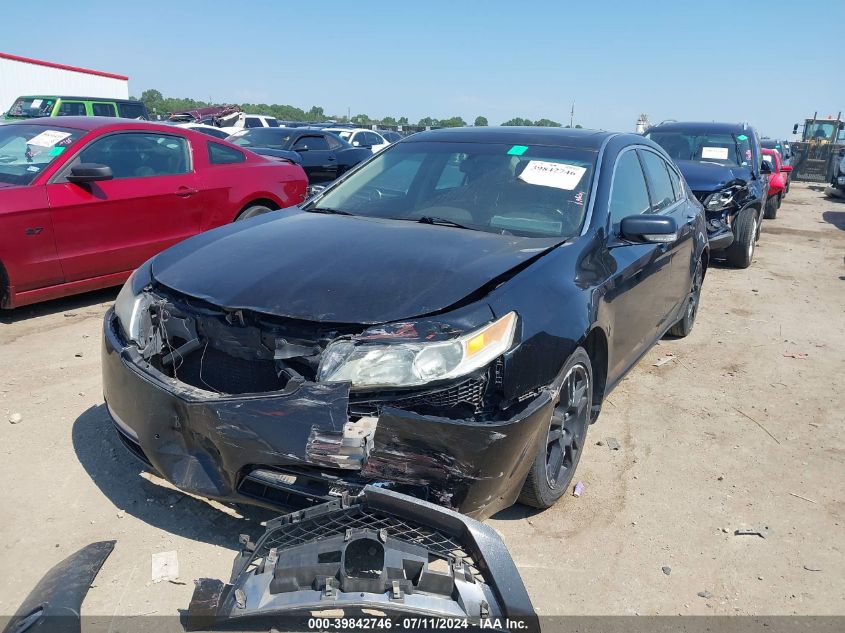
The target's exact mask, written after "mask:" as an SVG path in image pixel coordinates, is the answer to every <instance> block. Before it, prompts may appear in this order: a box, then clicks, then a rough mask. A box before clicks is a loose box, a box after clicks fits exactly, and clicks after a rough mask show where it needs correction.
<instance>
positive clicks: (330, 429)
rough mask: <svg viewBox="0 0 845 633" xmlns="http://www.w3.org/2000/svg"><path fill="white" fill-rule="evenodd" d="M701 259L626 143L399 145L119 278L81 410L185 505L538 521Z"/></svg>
mask: <svg viewBox="0 0 845 633" xmlns="http://www.w3.org/2000/svg"><path fill="white" fill-rule="evenodd" d="M707 261H708V244H707V235H706V229H705V224H704V217H703V210H702V207H701V205H700V204H699V203H698V202H697V201H696V200H695V198H694V197H693V196H692V194H691V192H690V191H689V189H688V187H687V186H686V184H685V182H684V179H683V178H682V177H681V176H680V174H679V173H678V172H677V170H676V168H675V167H674V165H673V164H672V163H671V161H670V160H669V158H668V156H667V155H666V154H665V153H664V151H663V150H662V149H661V148H660V147H659V146H658V145H657V144H655V143H653V142H651V141H649V140H648V139H645V138H643V137H641V136H635V135H626V134H612V133H607V132H590V131H584V130H565V129H537V128H495V127H494V128H469V129H450V130H436V131H431V132H425V133H420V134H415V135H414V136H412V137H409V138H407V139H404V140H402V141H400V142H398V143H396V144H395V145H393V146H391V147H390V148H388V149H386V150H384V151H383V152H380V153H379V154H377V155H375V156H373V157H372V158H371V159H370V160H368V161H367V162H366V163H363V164H362V165H361V166H359V167H358V168H356V169H354V170H352V171H350V172H349V173H348V174H346V175H345V176H344V177H343V178H341V179H340V180H339V181H338V182H336V183H335V184H333V185H331V186H330V187H329V188H327V189H326V190H325V191H324V192H322V193H321V194H320V195H319V196H317V197H316V198H313V199H312V200H310V201H309V202H307V203H306V204H304V205H303V206H302V207H301V208H293V209H286V210H282V211H278V212H273V213H268V214H266V215H263V216H260V217H256V218H253V219H251V220H248V221H244V222H238V223H236V224H233V225H229V226H225V227H222V228H219V229H216V230H213V231H210V232H208V233H204V234H202V235H199V236H197V237H194V238H192V239H189V240H186V241H185V242H182V243H181V244H178V245H177V246H174V247H172V248H171V249H169V250H167V251H165V252H163V253H161V254H159V255H158V256H156V257H154V258H153V259H152V260H150V261H149V262H147V263H146V264H145V265H143V266H142V267H141V268H139V269H138V270H137V271H136V272H135V273H134V275H133V276H132V277H131V278H130V280H129V281H128V282H127V283H126V285H125V286H124V288H123V290H122V291H121V293H120V295H119V296H118V298H117V301H116V304H115V307H114V309H112V310H110V311H109V312H108V314H107V315H106V318H105V330H104V345H103V379H104V380H103V382H104V392H105V400H106V403H107V406H108V411H109V414H110V415H111V417H112V420H113V421H114V427H115V429H116V431H117V433H118V435H119V437H120V438H121V440H122V441H123V442H124V444H125V445H126V446H127V448H128V449H129V450H130V451H131V452H132V453H134V454H135V455H136V456H137V457H138V458H140V459H141V460H143V461H144V462H146V464H147V465H148V466H149V467H152V468H153V469H154V470H155V471H157V472H158V473H159V474H160V475H161V476H163V477H164V478H166V479H167V480H169V481H171V482H172V483H173V484H175V485H176V486H178V487H179V488H181V489H183V490H186V491H188V492H191V493H194V494H198V495H202V496H206V497H211V498H215V499H219V500H223V501H228V502H247V503H255V504H259V505H264V506H268V507H284V508H290V507H304V506H307V505H311V504H313V503H317V502H320V501H323V500H326V499H331V498H333V497H337V496H340V495H343V494H344V493H345V492H351V493H354V492H356V491H358V490H360V489H361V488H362V487H363V486H364V485H366V484H368V483H369V484H376V485H378V486H381V487H386V488H391V489H395V490H398V491H402V492H406V493H411V494H414V495H416V496H420V497H424V498H427V499H429V500H432V501H435V502H436V503H439V504H442V505H444V506H448V507H451V508H455V509H458V510H460V511H462V512H465V513H467V514H469V515H472V516H475V517H480V518H483V517H487V516H489V515H491V514H493V513H494V512H496V511H498V510H500V509H502V508H505V507H507V506H509V505H511V504H513V503H514V502H516V501H517V500H519V501H522V502H524V503H527V504H529V505H532V506H535V507H538V508H547V507H549V506H551V505H552V504H553V503H554V502H555V501H556V500H557V499H558V498H559V497H560V496H561V495H563V494H564V492H566V490H567V489H569V487H570V484H571V482H572V478H573V474H574V471H575V468H576V466H577V464H578V461H579V459H580V457H581V453H582V452H583V450H584V447H585V437H586V434H587V428H588V426H589V424H590V423H591V422H593V421H595V419H596V417H597V416H598V415H599V411H600V409H601V405H602V402H603V400H604V399H605V398H606V397H607V395H608V393H609V392H610V390H611V389H612V388H613V387H614V386H615V385H616V384H617V383H618V382H619V380H620V379H621V378H622V377H623V376H624V375H625V373H626V372H627V371H629V370H630V369H631V367H632V366H633V365H634V364H635V363H636V362H637V360H638V359H639V358H640V356H642V354H644V353H645V352H646V351H647V350H648V349H649V348H650V347H651V346H652V345H653V344H654V343H655V342H656V341H657V340H658V339H659V338H660V337H662V336H664V335H665V334H667V332H668V333H670V334H672V335H676V336H685V335H686V334H687V333H688V332H689V331H690V329H691V328H692V326H693V323H694V321H695V317H696V312H697V310H698V304H699V295H700V291H701V285H702V281H703V279H704V274H705V271H706V268H707ZM644 406H646V405H645V404H644Z"/></svg>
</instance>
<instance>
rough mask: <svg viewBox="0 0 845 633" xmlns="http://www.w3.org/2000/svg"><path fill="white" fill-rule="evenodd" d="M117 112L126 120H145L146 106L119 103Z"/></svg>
mask: <svg viewBox="0 0 845 633" xmlns="http://www.w3.org/2000/svg"><path fill="white" fill-rule="evenodd" d="M117 111H118V112H119V113H120V116H122V117H123V118H124V119H145V118H146V113H145V112H144V106H143V105H142V104H140V103H118V104H117Z"/></svg>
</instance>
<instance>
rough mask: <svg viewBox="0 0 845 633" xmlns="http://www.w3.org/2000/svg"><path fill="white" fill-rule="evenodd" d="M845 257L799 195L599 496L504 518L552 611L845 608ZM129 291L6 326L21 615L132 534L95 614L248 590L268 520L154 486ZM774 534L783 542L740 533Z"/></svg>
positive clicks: (601, 457)
mask: <svg viewBox="0 0 845 633" xmlns="http://www.w3.org/2000/svg"><path fill="white" fill-rule="evenodd" d="M843 254H845V204H842V203H838V202H831V201H829V200H825V199H823V198H822V196H821V193H820V192H819V191H818V190H816V189H813V188H809V187H806V186H801V185H794V186H793V188H792V191H791V193H790V195H789V197H788V198H787V201H786V202H785V203H784V205H783V207H782V208H781V210H780V213H779V217H778V219H777V220H774V221H766V222H765V223H764V225H763V235H762V238H761V240H760V244H759V248H758V250H757V255H756V261H755V262H754V264H753V266H752V267H751V268H750V269H748V270H732V269H727V268H722V267H718V266H715V265H714V266H713V267H712V268H711V270H710V271H709V273H708V276H707V279H706V281H705V285H704V296H703V301H702V311H701V313H700V315H699V319H698V323H697V324H696V327H695V331H694V332H693V334H692V335H691V336H690V337H689V338H687V339H685V340H679V341H663V342H662V343H661V344H660V345H658V346H657V347H656V348H655V349H653V350H652V351H651V352H650V353H649V354H648V355H647V356H646V357H645V358H644V359H643V361H642V362H641V363H640V365H639V366H638V367H636V368H635V369H634V370H633V371H632V372H631V374H630V375H629V376H628V378H626V379H625V380H624V381H623V383H622V384H621V385H620V386H619V387H618V388H617V389H616V391H615V392H614V393H613V394H612V395H611V396H610V399H609V402H608V403H607V404H606V406H605V408H604V412H603V413H602V415H601V418H600V419H599V422H598V423H597V424H596V425H595V426H593V427H592V428H591V430H590V436H589V438H588V439H589V445H588V448H587V451H586V453H585V455H584V458H583V461H582V462H581V467H580V470H579V477H578V478H579V479H581V480H582V481H583V482H584V484H585V486H586V490H585V493H584V495H583V496H582V497H581V498H574V497H567V498H565V499H564V500H563V502H561V503H559V504H558V505H557V506H556V507H555V508H553V509H551V510H549V511H547V512H543V513H529V512H528V511H527V510H526V508H523V507H519V506H517V507H514V508H511V509H510V510H508V511H505V512H503V513H500V514H499V515H497V516H496V517H494V518H493V519H491V520H490V523H491V524H492V525H493V526H494V527H495V528H496V529H497V530H499V531H500V532H501V534H502V535H503V536H504V538H505V540H506V542H507V544H508V546H509V547H510V550H511V552H512V553H513V556H514V558H515V560H516V561H517V564H518V566H519V568H520V570H521V571H522V574H523V577H524V579H525V582H526V584H527V586H528V589H529V592H530V594H531V596H532V598H533V600H534V603H535V605H536V607H537V609H538V611H539V612H541V613H544V614H633V613H639V614H678V613H680V614H734V613H739V614H768V615H776V614H843V613H845V551H843V543H845V496H843V495H845V433H843V425H842V422H843V419H842V417H843V411H845V395H844V394H845V390H843V389H842V388H841V387H837V385H839V384H840V376H841V375H842V373H843V370H845V366H844V365H843V359H845V333H843V331H845V320H843V311H844V310H845V267H843ZM115 294H116V290H115V291H107V292H101V293H95V294H89V295H85V296H82V297H77V298H73V299H69V300H64V301H58V302H52V303H49V304H45V305H42V306H38V307H36V308H34V309H29V310H21V311H18V312H15V313H12V314H5V315H4V316H2V317H0V451H2V459H0V476H2V479H3V480H4V481H6V485H4V486H3V487H2V489H0V542H2V543H3V546H2V548H0V569H2V570H3V574H2V577H0V614H9V613H11V612H12V611H13V610H14V609H15V608H16V607H17V605H18V604H19V603H20V601H21V599H22V598H23V597H24V596H25V595H26V593H27V592H28V591H29V590H30V589H31V588H32V586H33V585H34V584H35V583H36V582H37V580H38V579H39V578H40V576H41V575H42V574H43V573H44V572H45V571H46V570H47V569H48V568H49V567H50V566H51V565H53V564H54V563H55V562H57V561H58V560H60V559H61V558H63V557H65V556H67V555H68V554H70V553H71V552H72V551H75V550H76V549H77V548H79V547H81V546H83V545H85V544H87V543H89V542H92V541H95V540H101V539H112V538H116V539H117V541H118V544H117V547H116V549H115V552H114V554H112V556H111V558H110V559H109V560H108V561H107V562H106V564H105V566H104V567H103V570H102V571H101V573H100V575H99V576H98V578H97V580H96V585H95V587H94V588H93V589H92V590H91V592H90V593H89V595H88V600H87V602H86V603H85V608H84V612H85V613H88V614H97V615H105V616H111V615H112V614H151V613H155V614H172V615H175V614H176V613H177V609H179V608H184V607H185V606H187V603H188V601H189V599H190V596H191V592H192V585H193V583H192V582H191V581H192V580H193V579H194V578H197V577H200V576H209V577H218V578H220V577H223V578H227V577H228V573H229V571H230V569H231V563H232V559H233V556H234V548H235V546H236V544H237V536H238V534H239V533H241V532H247V533H250V534H252V535H257V534H259V533H260V531H261V528H260V526H259V525H258V524H257V521H258V520H260V519H262V518H266V515H262V513H261V512H256V513H255V514H254V516H250V517H249V518H242V517H239V516H238V515H236V514H234V513H226V512H223V511H221V510H220V509H218V508H215V507H212V506H211V505H209V504H208V503H206V502H204V501H202V500H198V499H194V498H191V497H187V496H185V495H182V494H181V493H178V492H176V491H174V490H173V489H172V488H169V487H167V486H166V485H163V482H160V481H158V480H155V479H153V478H150V477H149V476H145V477H146V478H144V477H141V476H139V473H140V469H139V468H138V467H137V466H136V463H135V462H134V461H132V460H131V459H130V457H129V455H128V454H126V453H125V451H124V449H123V448H122V446H120V444H119V442H118V440H117V439H116V437H115V436H114V434H113V432H112V430H111V429H110V428H109V424H108V422H107V419H106V415H105V412H104V408H103V405H102V397H101V387H100V370H99V346H100V340H99V332H100V328H101V317H102V314H103V312H104V311H105V310H106V308H107V306H108V304H109V302H111V301H113V299H114V297H115ZM670 352H671V353H672V354H674V359H673V360H672V361H670V362H668V363H666V364H662V365H660V366H655V362H656V361H657V360H658V359H659V358H663V357H666V356H667V355H668V354H669V353H670ZM15 413H19V414H20V415H21V416H22V420H21V421H20V422H18V423H16V424H12V423H10V416H12V415H13V414H15ZM607 438H615V439H616V440H618V442H619V444H620V448H619V450H611V449H610V448H609V446H608V442H607V441H606V440H607ZM762 526H768V527H769V529H770V531H771V534H770V535H769V537H768V538H765V539H764V538H759V537H756V536H735V535H734V534H733V532H734V529H736V528H742V527H762ZM168 550H175V551H176V552H177V553H178V557H179V564H180V571H181V579H183V580H184V581H185V582H186V584H184V585H180V584H172V583H168V582H163V583H159V584H153V583H151V582H150V557H151V555H152V554H153V553H154V552H162V551H168ZM663 566H669V567H671V574H669V575H667V574H666V573H664V571H662V569H661V568H662V567H663ZM703 591H708V592H710V593H711V594H712V596H713V597H712V598H709V599H705V598H702V597H699V596H697V593H698V592H703Z"/></svg>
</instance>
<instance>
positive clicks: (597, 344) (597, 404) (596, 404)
mask: <svg viewBox="0 0 845 633" xmlns="http://www.w3.org/2000/svg"><path fill="white" fill-rule="evenodd" d="M581 347H583V348H584V350H585V351H586V352H587V356H589V357H590V365H592V368H593V411H592V415H591V421H592V422H595V421H596V418H598V415H599V412H600V411H601V405H602V402H603V401H604V397H605V394H606V391H607V367H608V341H607V334H606V333H605V331H604V330H603V329H602V328H601V327H600V326H598V325H596V326H594V327H593V329H591V330H590V332H589V333H588V334H587V336H586V337H584V340H583V342H582V343H581Z"/></svg>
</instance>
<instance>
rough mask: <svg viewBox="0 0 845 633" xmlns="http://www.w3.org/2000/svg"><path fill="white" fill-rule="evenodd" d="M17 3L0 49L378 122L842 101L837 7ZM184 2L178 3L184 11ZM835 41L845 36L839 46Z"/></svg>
mask: <svg viewBox="0 0 845 633" xmlns="http://www.w3.org/2000/svg"><path fill="white" fill-rule="evenodd" d="M814 6H816V8H817V9H818V10H817V11H816V12H814V14H813V15H817V16H818V17H810V16H809V15H807V14H806V13H805V11H804V9H802V8H801V3H797V2H794V1H784V0H769V1H767V2H763V1H759V0H732V1H724V0H707V1H706V2H695V3H693V2H685V1H677V0H676V1H674V2H672V1H665V2H658V1H651V0H639V1H636V2H629V1H615V2H609V1H602V0H593V1H592V2H577V3H576V2H565V1H556V2H542V1H539V0H535V1H534V2H515V1H514V0H511V1H510V2H499V1H495V0H491V1H487V2H483V3H482V2H468V1H466V2H460V1H459V0H452V1H451V2H441V1H440V0H436V1H424V2H413V3H410V2H407V3H400V2H395V1H394V2H369V1H365V0H359V1H355V2H349V1H347V2H332V1H330V0H328V1H326V2H322V3H319V4H317V3H306V2H297V3H288V2H282V1H270V0H250V1H249V2H237V1H230V2H218V1H213V2H212V1H207V2H201V1H198V2H193V3H190V2H189V3H174V2H172V0H171V1H170V2H160V1H159V0H146V1H144V2H140V3H139V2H121V1H115V0H111V1H107V2H101V1H99V0H92V1H87V2H84V3H82V4H81V5H80V3H65V2H61V3H60V2H57V1H46V2H40V3H31V2H27V3H8V6H6V7H4V8H3V11H2V16H3V25H2V29H0V30H2V38H0V51H3V52H7V53H12V54H17V55H23V56H28V57H36V58H40V59H46V60H50V61H55V62H60V63H65V64H71V65H76V66H85V67H90V68H95V69H99V70H108V71H112V72H117V73H122V74H125V75H128V76H129V78H130V82H129V85H130V92H131V94H133V95H135V96H138V95H140V93H141V91H143V90H145V89H147V88H156V89H158V90H160V91H161V92H162V93H164V94H165V95H166V96H180V97H181V96H184V97H193V98H197V99H209V97H210V98H211V99H212V100H214V101H219V102H232V101H234V102H254V103H259V102H266V103H288V104H291V105H295V106H299V107H302V108H305V109H308V108H310V107H311V106H312V105H320V106H323V107H324V108H325V110H326V112H327V113H334V114H345V113H346V112H347V108H349V109H350V110H351V113H352V114H353V115H354V114H368V115H370V116H371V117H381V116H386V115H392V116H395V117H398V116H402V115H405V116H408V117H409V118H410V119H411V121H417V120H419V119H420V118H421V117H424V116H433V117H435V118H446V117H449V116H454V115H460V116H462V117H463V118H464V119H466V120H467V121H472V120H473V119H474V118H475V116H476V115H479V114H480V115H484V116H486V117H487V118H488V119H489V120H490V123H491V124H498V123H501V122H502V121H504V120H506V119H509V118H511V117H514V116H519V117H528V118H531V119H538V118H542V117H547V118H551V119H554V120H557V121H561V122H564V123H565V122H568V120H569V110H570V104H571V103H572V101H573V100H574V101H575V122H576V123H580V124H581V125H583V126H585V127H595V128H604V129H611V130H633V127H634V124H635V122H636V119H637V116H638V115H639V114H640V113H641V112H645V113H647V114H648V115H649V116H650V118H651V121H652V122H659V121H661V120H663V119H667V118H673V119H679V120H683V119H687V120H691V119H695V120H713V119H715V120H732V121H741V120H748V121H749V122H751V123H752V124H753V125H755V126H757V128H758V130H759V131H760V132H761V133H762V134H764V135H769V136H775V135H777V136H785V135H787V134H788V133H789V132H791V129H792V124H793V123H796V122H798V121H800V120H802V119H803V118H804V117H805V116H811V115H812V114H813V112H814V111H815V110H818V111H819V115H820V116H826V115H827V114H834V115H835V114H836V113H837V112H838V111H839V110H845V80H843V76H845V49H843V46H842V43H843V42H845V1H843V0H828V1H826V2H821V3H816V4H815V5H814ZM177 7H178V8H177ZM837 41H838V42H839V44H838V46H837Z"/></svg>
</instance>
